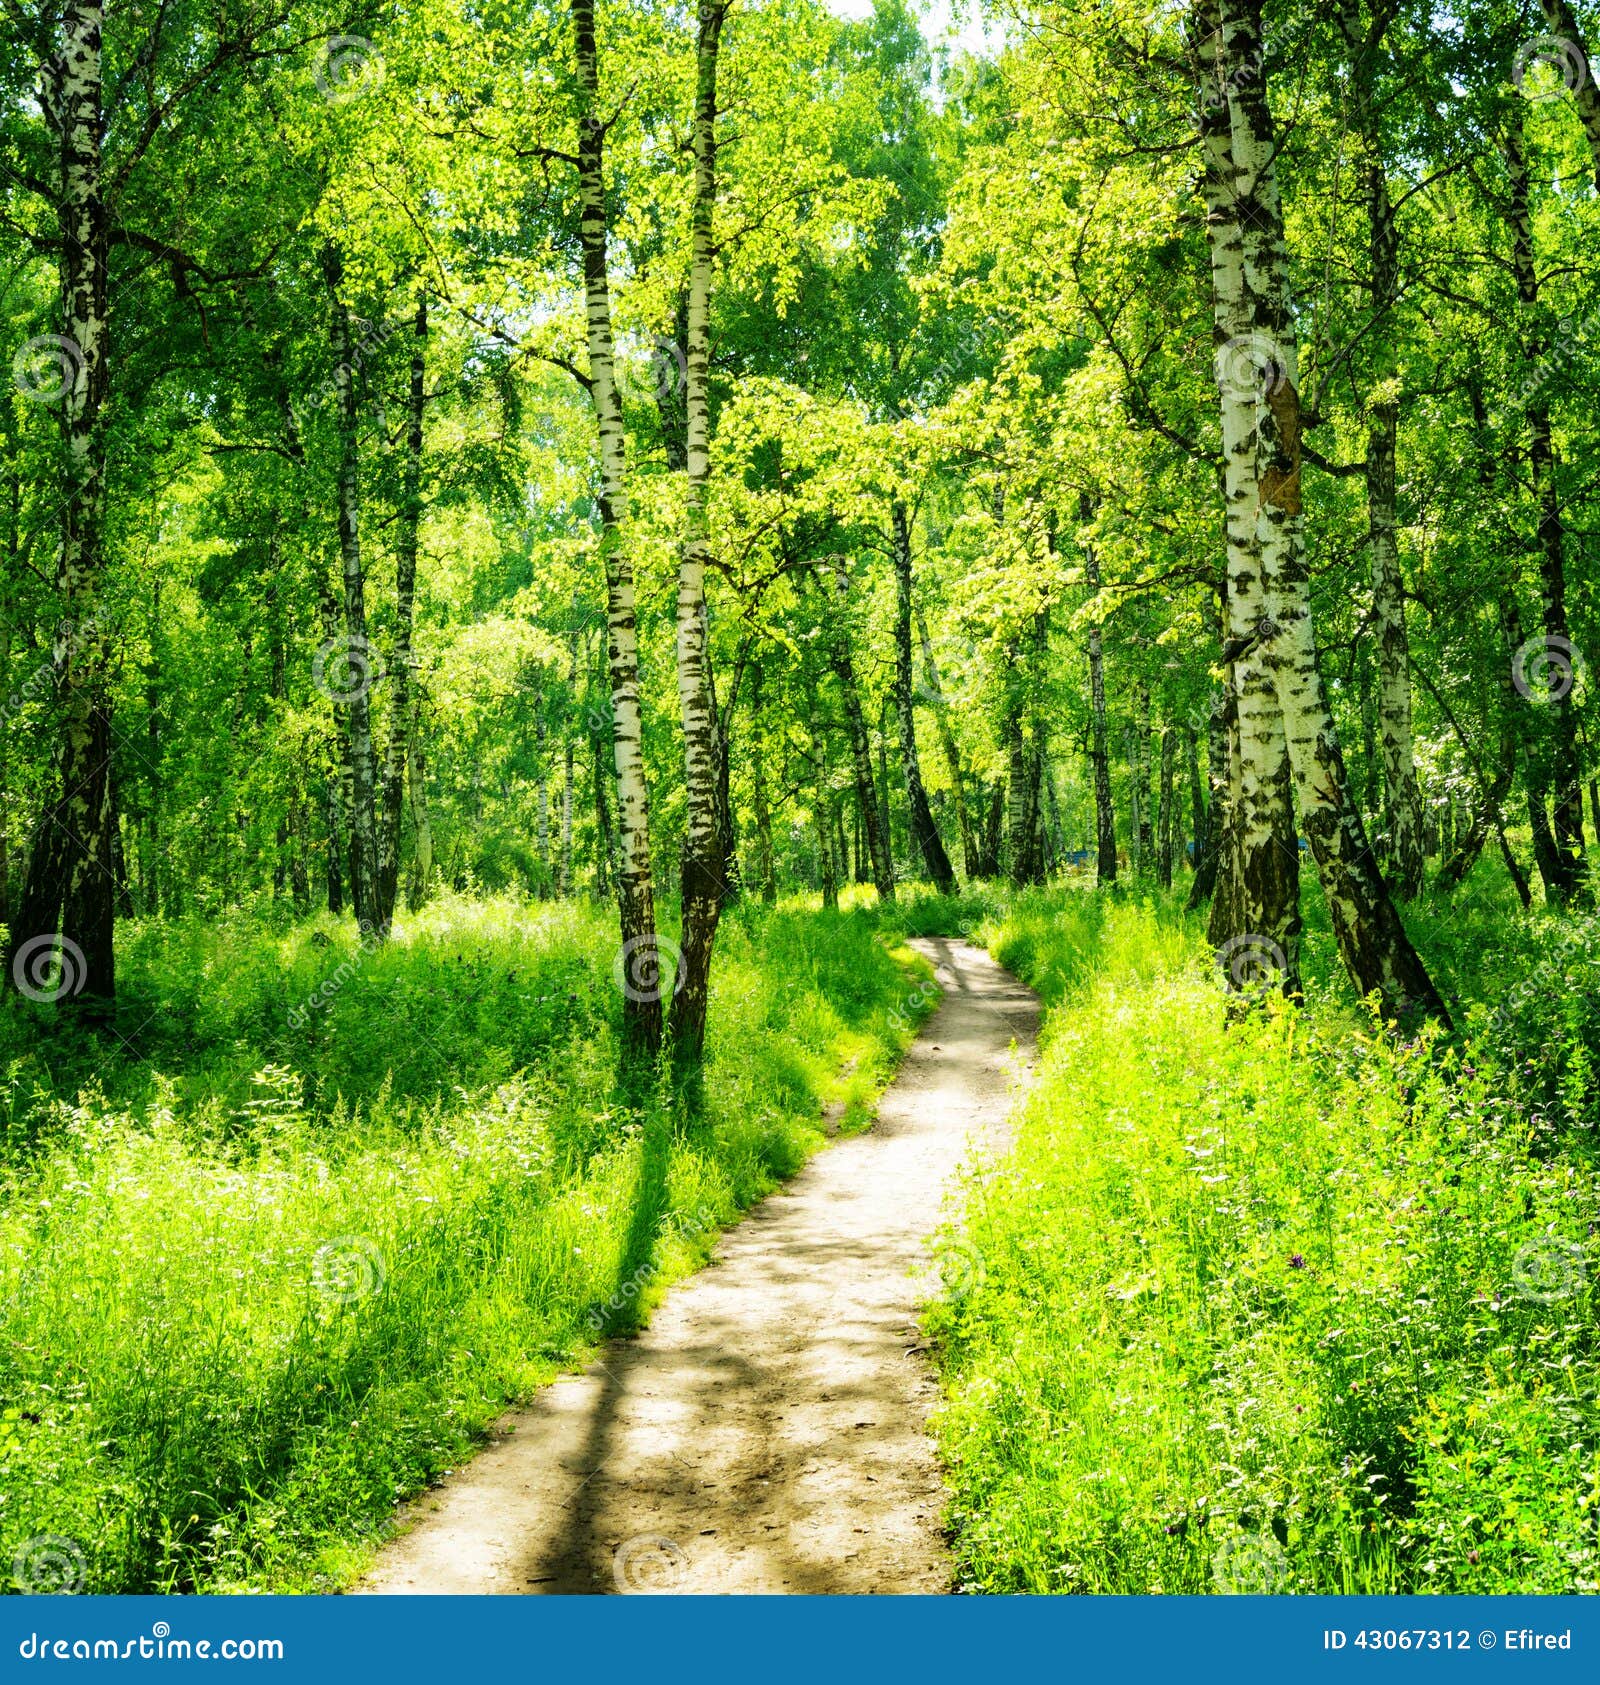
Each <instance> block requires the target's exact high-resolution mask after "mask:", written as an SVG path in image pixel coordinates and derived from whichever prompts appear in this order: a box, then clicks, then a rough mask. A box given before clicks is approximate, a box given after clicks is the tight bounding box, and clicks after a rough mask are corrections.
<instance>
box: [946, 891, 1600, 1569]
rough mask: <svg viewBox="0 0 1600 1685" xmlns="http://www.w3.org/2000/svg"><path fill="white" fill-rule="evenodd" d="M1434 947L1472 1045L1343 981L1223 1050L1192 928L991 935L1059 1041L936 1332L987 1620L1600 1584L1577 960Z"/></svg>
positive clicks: (1037, 922)
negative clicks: (1105, 1600)
mask: <svg viewBox="0 0 1600 1685" xmlns="http://www.w3.org/2000/svg"><path fill="white" fill-rule="evenodd" d="M1412 923H1413V929H1414V930H1415V931H1416V932H1417V933H1418V935H1419V938H1420V944H1421V946H1422V947H1423V949H1424V951H1425V952H1426V953H1427V955H1428V958H1429V960H1430V963H1431V964H1433V966H1434V968H1435V971H1436V974H1437V975H1438V976H1439V977H1440V978H1441V979H1442V981H1443V982H1444V984H1445V986H1446V987H1447V988H1448V989H1449V990H1450V992H1451V994H1452V996H1453V999H1454V1009H1455V1016H1456V1017H1457V1020H1458V1024H1457V1033H1456V1034H1455V1035H1453V1036H1448V1035H1445V1034H1443V1033H1441V1032H1439V1031H1437V1030H1430V1031H1428V1032H1426V1033H1424V1034H1423V1035H1421V1036H1420V1037H1418V1038H1416V1039H1401V1038H1399V1037H1397V1036H1396V1035H1395V1034H1394V1033H1393V1032H1392V1031H1390V1030H1386V1029H1385V1028H1384V1027H1383V1026H1382V1025H1381V1023H1379V1022H1377V1021H1376V1019H1375V1018H1374V1016H1373V1015H1372V1013H1371V1012H1369V1011H1366V1010H1364V1009H1363V1008H1362V1007H1361V1005H1360V1004H1359V1003H1355V1002H1353V1001H1351V1000H1350V999H1349V998H1348V996H1347V995H1346V994H1345V993H1344V991H1343V989H1342V986H1341V985H1340V984H1339V983H1338V981H1337V980H1336V979H1334V978H1332V977H1330V976H1328V975H1326V974H1324V975H1323V976H1322V977H1321V978H1313V979H1312V980H1311V983H1310V988H1309V996H1310V999H1309V1004H1308V1006H1307V1008H1306V1010H1304V1011H1293V1010H1287V1009H1284V1010H1272V1011H1268V1012H1259V1013H1255V1014H1253V1015H1251V1016H1249V1017H1248V1018H1247V1019H1246V1020H1245V1021H1243V1022H1232V1023H1230V1022H1229V1014H1228V1013H1227V1012H1226V1011H1225V1006H1226V1004H1227V1003H1226V1002H1225V1000H1224V998H1223V996H1222V993H1221V990H1220V988H1219V985H1218V983H1217V981H1216V980H1215V975H1214V970H1215V968H1214V966H1213V965H1212V963H1211V961H1210V956H1209V954H1208V953H1207V951H1206V948H1205V943H1204V938H1203V934H1202V930H1201V927H1200V924H1199V922H1198V921H1196V920H1194V919H1192V918H1188V917H1185V916H1184V915H1183V914H1182V913H1180V912H1179V911H1178V910H1177V908H1176V906H1175V904H1174V903H1173V901H1172V898H1171V897H1160V896H1150V897H1140V896H1138V895H1134V896H1097V895H1095V894H1093V893H1092V892H1089V891H1087V890H1079V889H1074V888H1053V889H1050V890H1048V891H1040V892H1036V893H1031V894H1027V895H1024V896H1021V897H1019V898H1018V899H1017V901H1016V902H1015V904H1014V905H1013V906H1012V907H1011V909H1010V910H1009V911H1008V912H1006V913H1004V914H1001V915H998V916H993V917H991V919H990V922H989V925H988V927H987V933H988V936H989V938H990V939H991V941H992V945H993V949H994V952H995V954H996V956H997V957H998V958H999V959H1000V960H1001V961H1002V962H1003V963H1005V964H1006V965H1008V966H1010V967H1012V968H1013V969H1015V970H1016V971H1017V972H1018V973H1019V975H1021V976H1022V977H1024V978H1025V979H1027V980H1029V981H1030V982H1032V983H1033V984H1034V985H1035V986H1036V987H1037V988H1039V989H1040V991H1041V993H1042V994H1043V996H1044V998H1045V1002H1046V1006H1047V1020H1046V1027H1045V1032H1044V1037H1043V1052H1042V1061H1041V1070H1040V1074H1039V1079H1038V1082H1037V1085H1036V1087H1035V1088H1034V1089H1033V1091H1032V1093H1031V1095H1030V1096H1029V1098H1028V1099H1027V1101H1026V1103H1025V1104H1024V1105H1023V1106H1022V1108H1021V1110H1020V1113H1019V1116H1018V1119H1017V1136H1016V1141H1015V1147H1014V1151H1013V1152H1012V1153H1011V1155H1010V1156H1009V1158H1008V1159H1007V1160H1006V1161H1005V1162H1004V1163H1003V1164H1002V1165H1000V1166H999V1167H997V1168H996V1169H994V1170H993V1171H992V1172H991V1173H990V1174H988V1175H986V1176H984V1177H982V1178H981V1179H975V1180H973V1182H972V1183H971V1185H970V1187H969V1189H968V1190H967V1198H966V1203H965V1221H964V1227H965V1231H966V1239H967V1243H968V1244H969V1245H970V1247H971V1248H973V1249H974V1251H975V1253H976V1255H977V1256H978V1257H980V1258H981V1260H982V1267H981V1269H975V1270H973V1271H971V1272H969V1276H968V1278H967V1279H964V1281H963V1284H962V1285H963V1288H964V1291H963V1292H962V1294H961V1296H959V1297H957V1298H953V1299H949V1300H946V1301H944V1302H943V1303H941V1304H940V1305H939V1306H938V1307H936V1308H935V1310H934V1311H933V1312H932V1313H931V1317H930V1320H931V1323H932V1326H933V1328H934V1330H935V1333H936V1335H937V1338H938V1340H939V1343H940V1349H941V1351H942V1362H943V1366H944V1372H945V1382H946V1388H947V1403H946V1405H945V1407H944V1409H943V1412H942V1416H941V1421H940V1429H939V1432H940V1439H941V1444H942V1449H943V1454H944V1457H945V1460H946V1463H947V1466H948V1469H949V1471H950V1478H951V1483H952V1487H953V1492H954V1498H953V1504H952V1511H951V1518H952V1523H953V1526H954V1531H955V1538H956V1546H957V1552H958V1558H959V1565H960V1571H961V1577H962V1579H963V1581H964V1583H965V1584H966V1585H967V1586H969V1587H970V1588H971V1589H975V1590H983V1591H1029V1592H1100V1593H1147V1592H1166V1593H1199V1592H1209V1591H1284V1592H1289V1591H1294V1592H1425V1591H1438V1592H1509V1591H1516V1592H1562V1591H1593V1590H1595V1589H1596V1588H1597V1584H1600V1541H1597V1534H1596V1528H1597V1519H1600V1459H1597V1451H1596V1447H1597V1437H1600V1340H1597V1328H1596V1295H1595V1276H1596V1272H1597V1268H1600V1242H1597V1240H1596V1238H1595V1236H1596V1227H1597V1221H1600V1177H1597V1166H1596V1155H1595V1146H1594V1143H1595V1133H1594V1131H1595V1124H1596V1122H1597V1121H1600V1089H1597V1084H1596V1080H1595V1064H1594V1060H1595V1056H1596V1052H1597V1049H1600V1034H1597V1023H1600V1014H1597V1007H1600V982H1597V974H1596V971H1595V969H1594V967H1593V964H1592V963H1591V962H1590V953H1591V950H1590V949H1589V948H1588V947H1587V946H1586V938H1585V936H1584V934H1583V932H1584V930H1585V928H1586V927H1585V926H1582V925H1579V926H1577V927H1574V926H1573V925H1572V924H1571V923H1570V922H1564V921H1559V920H1557V919H1554V918H1542V917H1541V918H1531V919H1530V918H1527V917H1525V916H1523V915H1522V914H1520V913H1519V912H1517V911H1516V910H1515V909H1513V908H1508V907H1507V906H1506V905H1505V904H1504V903H1497V902H1495V901H1494V900H1493V899H1492V898H1490V897H1482V898H1479V899H1468V898H1465V897H1463V898H1460V899H1458V902H1457V904H1456V905H1455V906H1453V907H1452V906H1445V905H1442V904H1440V905H1432V906H1427V907H1424V908H1421V909H1419V910H1417V912H1416V913H1415V915H1414V917H1413V921H1412ZM1575 928H1576V930H1577V932H1578V934H1577V935H1576V936H1574V934H1573V931H1574V929H1575ZM1318 946H1319V947H1322V948H1326V947H1327V946H1329V944H1328V943H1327V940H1326V937H1325V936H1324V937H1323V938H1322V939H1321V941H1320V942H1319V943H1318Z"/></svg>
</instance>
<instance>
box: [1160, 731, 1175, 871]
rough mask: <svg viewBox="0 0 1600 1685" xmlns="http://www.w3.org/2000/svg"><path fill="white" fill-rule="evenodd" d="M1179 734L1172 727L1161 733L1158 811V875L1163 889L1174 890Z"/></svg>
mask: <svg viewBox="0 0 1600 1685" xmlns="http://www.w3.org/2000/svg"><path fill="white" fill-rule="evenodd" d="M1177 736H1178V734H1177V733H1176V732H1175V731H1174V730H1173V729H1172V727H1171V726H1165V727H1163V728H1162V732H1161V783H1160V795H1159V805H1158V807H1157V809H1156V813H1157V818H1156V875H1157V878H1158V879H1159V881H1160V884H1161V887H1162V888H1163V889H1171V888H1172V839H1173V833H1174V829H1175V827H1174V825H1173V817H1172V807H1173V801H1172V786H1173V767H1174V758H1175V755H1176V750H1177Z"/></svg>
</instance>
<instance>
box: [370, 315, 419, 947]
mask: <svg viewBox="0 0 1600 1685" xmlns="http://www.w3.org/2000/svg"><path fill="white" fill-rule="evenodd" d="M413 332H414V334H415V336H416V344H415V348H414V349H413V350H412V353H411V388H410V391H409V393H408V395H407V400H406V455H405V467H404V469H403V471H402V475H401V482H400V528H399V537H398V540H397V542H396V545H395V570H394V571H395V633H394V671H393V674H392V676H391V684H392V686H393V688H392V690H391V692H390V696H389V706H390V720H389V743H388V747H387V750H386V752H385V756H384V764H383V807H382V815H381V820H382V822H381V824H380V826H379V830H378V915H379V916H378V928H379V931H380V933H381V934H383V935H387V934H388V931H389V924H390V921H391V920H392V919H393V917H394V906H395V897H396V895H397V894H398V893H399V887H400V820H401V815H402V814H403V813H404V811H405V784H406V767H407V765H408V763H409V760H410V754H409V740H410V733H411V728H412V712H413V710H412V707H411V676H412V668H413V666H414V665H415V661H416V658H415V656H414V655H413V654H412V649H411V640H412V632H413V627H414V623H415V620H416V599H417V547H418V542H419V539H420V535H421V529H422V444H423V433H422V421H423V411H424V407H425V405H426V403H427V386H426V383H425V376H426V372H427V367H426V359H427V348H428V299H427V295H426V294H425V293H424V292H422V291H421V289H420V288H419V289H418V292H417V313H416V317H415V319H414V326H413Z"/></svg>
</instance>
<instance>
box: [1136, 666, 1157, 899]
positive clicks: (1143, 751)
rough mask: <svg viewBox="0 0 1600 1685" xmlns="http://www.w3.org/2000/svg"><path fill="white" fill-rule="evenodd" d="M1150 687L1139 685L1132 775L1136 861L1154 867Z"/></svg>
mask: <svg viewBox="0 0 1600 1685" xmlns="http://www.w3.org/2000/svg"><path fill="white" fill-rule="evenodd" d="M1151 736H1152V733H1151V729H1150V687H1149V685H1147V684H1142V685H1140V686H1139V716H1138V719H1137V720H1136V721H1135V723H1134V728H1133V775H1134V778H1135V779H1136V780H1137V781H1138V793H1139V808H1138V812H1139V821H1138V823H1139V862H1140V864H1141V865H1142V866H1145V867H1149V866H1152V865H1154V864H1155V854H1156V843H1155V805H1156V804H1155V802H1154V800H1153V799H1152V797H1151V793H1150V738H1151Z"/></svg>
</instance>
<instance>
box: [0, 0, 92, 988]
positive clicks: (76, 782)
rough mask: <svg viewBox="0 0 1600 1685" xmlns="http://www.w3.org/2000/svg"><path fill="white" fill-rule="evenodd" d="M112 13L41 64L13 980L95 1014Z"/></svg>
mask: <svg viewBox="0 0 1600 1685" xmlns="http://www.w3.org/2000/svg"><path fill="white" fill-rule="evenodd" d="M102 16H103V13H102V8H101V6H100V5H98V4H93V3H86V0H66V4H65V5H64V7H63V8H62V10H61V12H60V13H59V15H58V20H57V24H56V29H57V38H58V41H59V47H58V50H57V51H56V52H55V53H54V54H52V55H51V56H50V57H49V59H48V60H47V61H46V62H45V63H44V64H43V65H42V66H41V74H40V79H39V101H40V104H41V105H42V107H43V109H44V111H45V114H46V118H47V121H48V123H49V126H50V129H51V130H52V132H53V133H54V135H55V136H56V140H57V145H58V152H57V157H58V161H59V171H60V173H59V178H58V191H57V196H56V200H55V212H56V230H57V239H58V241H59V257H58V259H57V266H58V275H59V280H60V298H61V318H60V319H61V332H60V335H59V337H58V339H57V342H56V344H57V346H58V348H59V349H58V351H57V352H56V361H57V363H58V365H59V366H58V367H57V368H52V369H51V370H49V371H48V375H47V378H49V379H50V380H51V381H52V382H53V383H54V384H55V386H56V390H57V393H58V397H57V408H58V411H59V415H60V433H61V447H62V451H61V461H62V463H63V464H64V466H63V470H62V477H61V481H60V483H59V488H58V489H59V492H60V500H59V501H60V520H61V527H60V541H59V546H58V549H57V553H56V578H55V586H56V598H57V602H58V604H59V606H60V612H61V620H60V622H59V624H58V626H57V630H56V635H55V641H54V647H53V651H52V658H53V659H52V669H53V677H54V696H53V701H54V709H55V719H56V729H57V733H58V735H57V745H58V747H57V754H56V776H55V780H54V789H53V790H52V792H51V793H50V795H49V796H48V797H47V798H46V801H45V805H44V809H43V812H42V813H41V815H40V820H39V826H38V830H37V831H36V833H35V835H34V838H33V841H32V845H31V847H30V849H29V853H28V869H27V873H26V875H25V877H24V879H23V884H22V891H21V894H20V895H19V896H17V897H16V901H15V905H14V906H13V908H12V919H11V925H10V940H9V947H8V950H7V953H6V956H5V970H6V978H7V981H8V982H9V983H10V984H11V985H12V986H14V987H16V988H18V989H21V990H23V991H24V992H26V993H28V994H30V995H31V997H32V998H34V999H36V1000H49V1001H52V1002H57V1003H65V1002H76V1004H77V1007H78V1009H79V1010H80V1011H81V1012H82V1013H83V1015H84V1016H85V1017H87V1018H89V1019H91V1020H98V1019H102V1018H109V1017H110V1015H111V1013H112V1011H113V1009H114V1003H115V998H116V953H115V932H116V897H115V875H114V870H113V863H112V846H113V844H112V833H113V827H114V823H115V818H114V806H113V795H112V786H111V688H110V678H109V669H110V636H109V631H110V628H109V625H108V621H107V617H106V611H105V607H104V604H103V602H102V597H101V593H102V591H103V588H104V578H105V540H104V522H105V495H106V434H105V426H104V420H103V411H104V407H105V403H106V399H107V397H108V396H109V393H110V386H111V381H110V346H109V344H108V341H107V326H106V324H107V314H108V311H107V305H108V287H107V276H108V263H107V259H108V253H109V241H110V233H109V228H110V225H109V221H108V218H107V215H106V205H105V197H104V189H105V184H104V181H103V178H102V170H101V154H100V146H101V136H102V134H103V133H104V128H105V121H104V112H103V97H104V84H103V73H102V58H101V43H100V32H101V22H102Z"/></svg>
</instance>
